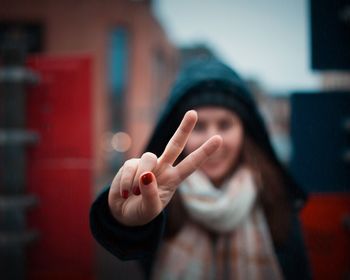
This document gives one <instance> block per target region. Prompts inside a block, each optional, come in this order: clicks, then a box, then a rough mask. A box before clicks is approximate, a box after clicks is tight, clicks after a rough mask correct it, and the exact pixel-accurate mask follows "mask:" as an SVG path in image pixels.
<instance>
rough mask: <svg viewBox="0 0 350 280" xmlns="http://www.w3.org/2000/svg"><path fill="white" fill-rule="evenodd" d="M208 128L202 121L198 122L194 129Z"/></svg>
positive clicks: (198, 130) (202, 129)
mask: <svg viewBox="0 0 350 280" xmlns="http://www.w3.org/2000/svg"><path fill="white" fill-rule="evenodd" d="M205 128H206V126H205V124H204V123H202V122H197V123H196V125H195V127H194V129H193V130H194V131H197V132H200V131H204V130H205Z"/></svg>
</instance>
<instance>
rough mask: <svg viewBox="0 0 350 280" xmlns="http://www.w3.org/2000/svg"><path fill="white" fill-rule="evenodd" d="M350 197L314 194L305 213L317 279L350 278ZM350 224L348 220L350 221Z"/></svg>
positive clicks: (307, 235) (309, 245)
mask: <svg viewBox="0 0 350 280" xmlns="http://www.w3.org/2000/svg"><path fill="white" fill-rule="evenodd" d="M349 218H350V194H341V193H339V194H322V195H316V194H314V195H312V196H311V197H310V201H309V203H308V204H307V206H306V207H305V209H304V210H303V212H302V222H303V226H304V232H305V238H306V244H307V247H308V252H309V254H310V258H311V264H312V268H313V274H314V279H347V278H346V277H349V275H350V229H349V225H348V226H345V219H349ZM348 222H349V221H348Z"/></svg>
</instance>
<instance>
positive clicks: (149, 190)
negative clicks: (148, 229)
mask: <svg viewBox="0 0 350 280" xmlns="http://www.w3.org/2000/svg"><path fill="white" fill-rule="evenodd" d="M139 186H140V191H141V195H142V207H143V209H142V210H143V213H144V214H145V215H146V216H147V217H148V218H149V219H153V218H154V217H155V216H157V215H158V214H159V213H160V212H161V211H162V203H161V201H160V198H159V193H158V184H157V179H156V177H155V176H154V174H153V173H152V172H145V173H142V174H141V175H140V178H139Z"/></svg>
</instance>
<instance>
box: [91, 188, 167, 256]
mask: <svg viewBox="0 0 350 280" xmlns="http://www.w3.org/2000/svg"><path fill="white" fill-rule="evenodd" d="M108 193H109V187H108V188H107V189H106V190H104V191H103V192H102V193H101V194H100V195H99V196H98V198H97V199H96V200H95V202H94V203H93V204H92V206H91V209H90V229H91V232H92V235H93V236H94V238H95V239H96V240H97V241H98V242H99V243H100V244H101V245H102V246H103V247H104V248H105V249H106V250H108V251H109V252H110V253H112V254H113V255H114V256H116V257H118V258H119V259H121V260H135V259H142V258H148V257H153V254H154V253H155V251H156V249H157V247H158V244H159V243H160V241H161V239H162V236H163V232H164V224H165V214H164V212H162V213H161V214H159V215H158V216H157V217H156V218H155V219H154V220H153V221H152V222H150V223H149V224H147V225H144V226H135V227H127V226H124V225H122V224H120V223H118V222H117V221H116V220H115V219H114V217H113V216H112V214H111V213H110V210H109V206H108Z"/></svg>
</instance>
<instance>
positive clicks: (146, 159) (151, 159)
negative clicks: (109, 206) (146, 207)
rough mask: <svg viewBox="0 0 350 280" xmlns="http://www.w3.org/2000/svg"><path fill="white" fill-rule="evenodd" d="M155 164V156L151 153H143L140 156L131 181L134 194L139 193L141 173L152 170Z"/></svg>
mask: <svg viewBox="0 0 350 280" xmlns="http://www.w3.org/2000/svg"><path fill="white" fill-rule="evenodd" d="M156 165H157V156H156V155H155V154H152V153H149V152H147V153H144V154H143V155H142V156H141V159H140V162H139V164H138V168H137V171H136V174H135V176H134V180H133V183H132V186H133V187H132V192H133V194H135V195H140V193H141V192H140V187H139V178H140V175H141V174H142V173H145V172H149V171H153V170H154V168H155V167H156Z"/></svg>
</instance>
